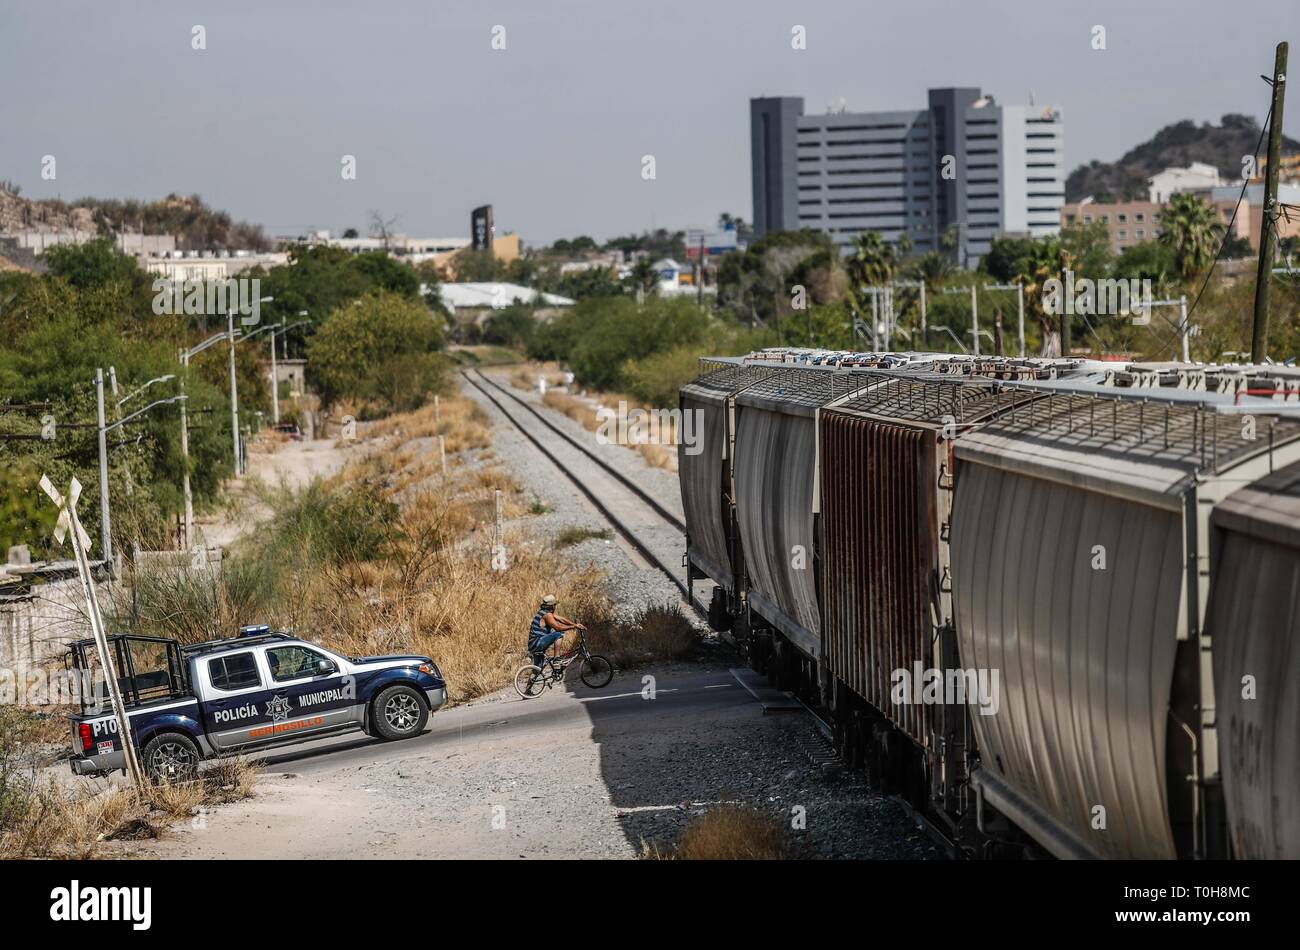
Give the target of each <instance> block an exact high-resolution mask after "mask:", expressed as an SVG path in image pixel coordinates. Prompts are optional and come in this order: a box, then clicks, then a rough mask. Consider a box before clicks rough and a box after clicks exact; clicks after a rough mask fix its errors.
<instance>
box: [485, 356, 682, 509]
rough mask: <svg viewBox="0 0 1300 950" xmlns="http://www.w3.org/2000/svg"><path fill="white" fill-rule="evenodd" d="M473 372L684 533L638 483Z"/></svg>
mask: <svg viewBox="0 0 1300 950" xmlns="http://www.w3.org/2000/svg"><path fill="white" fill-rule="evenodd" d="M474 372H476V373H478V374H479V376H480V377H481V378H482V379H483V381H484V382H485V383H487V384H488V385H489V386H492V387H493V388H495V389H497V390H499V391H500V392H502V393H503V394H505V395H506V396H509V397H510V398H511V399H513V400H514V401H515V402H517V403H519V405H521V406H523V407H524V408H525V409H527V410H528V411H529V412H531V413H532V414H533V415H534V416H536V417H537V419H538V421H539V422H541V423H542V425H544V426H546V428H548V429H550V430H551V431H552V432H554V433H555V434H556V435H558V436H560V438H562V439H564V440H565V441H566V442H568V443H569V444H570V445H572V446H573V447H574V448H575V449H577V450H578V451H579V452H581V453H582V454H583V455H585V456H587V458H589V459H591V460H592V461H593V462H595V463H596V464H597V465H598V466H600V467H601V469H603V470H604V471H605V472H606V474H608V475H610V476H611V477H613V478H614V479H616V480H617V481H618V482H619V483H620V484H622V485H623V486H624V487H625V488H627V490H628V491H630V492H632V493H633V494H634V495H636V496H637V497H638V498H640V499H641V500H642V501H644V502H645V503H646V504H647V505H649V506H650V507H651V508H653V509H654V510H655V513H656V514H658V515H659V517H661V518H663V519H664V520H665V521H667V522H668V523H669V524H671V525H672V526H673V527H674V528H676V529H677V530H678V531H680V532H681V533H682V534H685V533H686V525H685V524H683V523H682V521H681V519H680V518H678V517H677V516H676V515H675V514H673V513H672V512H671V511H669V510H668V509H667V508H665V507H664V506H663V505H661V504H660V503H659V502H658V501H657V500H656V499H655V498H654V497H653V496H651V495H650V494H649V493H647V492H646V491H645V490H644V489H643V488H641V486H640V485H638V484H637V483H636V482H634V481H632V480H631V479H630V478H628V477H627V476H626V475H624V474H623V473H622V472H620V471H619V470H618V469H616V468H614V467H613V466H612V465H610V464H609V463H608V462H606V461H605V460H604V459H602V458H601V457H600V456H599V455H597V454H596V453H595V452H593V451H591V450H590V449H589V448H587V447H586V446H585V445H583V444H582V443H581V442H579V441H578V440H577V439H575V438H574V437H573V436H571V435H569V434H568V433H567V432H565V431H564V430H563V429H561V428H560V427H559V426H557V425H555V423H553V422H551V420H549V419H547V418H546V417H545V416H544V415H542V414H541V413H540V412H538V411H537V408H536V407H535V406H533V405H532V404H531V403H529V402H528V401H527V400H526V399H521V398H519V397H518V396H516V395H515V394H514V393H512V392H510V390H508V389H506V388H505V387H504V386H502V385H501V384H500V383H498V382H497V381H496V380H494V379H489V378H488V376H487V375H486V374H485V373H484V372H483V371H482V370H481V369H477V368H476V369H475V370H474Z"/></svg>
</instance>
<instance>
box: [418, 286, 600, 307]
mask: <svg viewBox="0 0 1300 950" xmlns="http://www.w3.org/2000/svg"><path fill="white" fill-rule="evenodd" d="M427 290H428V285H427V284H422V285H421V286H420V292H421V293H425V292H426V291H427ZM438 292H439V294H440V296H441V298H442V304H443V306H444V307H446V308H447V309H448V310H450V311H451V312H452V313H456V312H457V311H459V310H503V309H505V308H506V307H509V306H512V305H514V304H516V303H524V304H534V305H536V304H540V305H542V306H546V307H571V306H573V304H574V303H575V302H576V301H574V300H571V299H570V298H568V297H561V296H560V295H559V294H548V293H545V292H543V291H540V290H534V289H533V288H532V287H525V286H523V285H522V284H510V283H505V282H504V281H490V282H485V283H459V284H456V283H447V284H439V285H438Z"/></svg>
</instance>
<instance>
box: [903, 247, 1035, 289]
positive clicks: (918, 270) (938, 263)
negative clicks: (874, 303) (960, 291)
mask: <svg viewBox="0 0 1300 950" xmlns="http://www.w3.org/2000/svg"><path fill="white" fill-rule="evenodd" d="M908 270H909V272H910V273H911V274H912V276H913V278H914V279H916V280H919V281H921V282H923V283H924V284H925V289H926V290H927V291H928V292H933V291H936V290H938V289H939V288H940V287H942V286H943V285H944V284H946V283H947V282H948V281H949V280H951V279H952V276H953V274H955V273H956V271H957V268H956V267H955V266H954V265H953V262H952V258H951V257H948V256H947V255H946V254H940V253H939V252H938V251H927V252H926V253H924V254H922V255H921V256H920V257H918V258H917V259H916V260H915V261H913V262H912V264H911V266H910V267H909V268H908ZM1010 278H1011V275H1010V274H1008V276H1007V278H1006V279H1007V280H1010Z"/></svg>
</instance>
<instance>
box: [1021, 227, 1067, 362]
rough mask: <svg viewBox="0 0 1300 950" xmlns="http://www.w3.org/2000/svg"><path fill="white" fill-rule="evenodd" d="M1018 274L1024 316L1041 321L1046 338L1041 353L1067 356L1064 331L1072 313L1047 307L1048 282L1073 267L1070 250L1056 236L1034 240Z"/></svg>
mask: <svg viewBox="0 0 1300 950" xmlns="http://www.w3.org/2000/svg"><path fill="white" fill-rule="evenodd" d="M1018 263H1019V267H1018V268H1017V269H1018V271H1019V273H1017V274H1016V281H1017V282H1019V283H1022V284H1024V286H1025V290H1024V294H1025V315H1026V316H1028V317H1031V318H1033V319H1035V320H1037V321H1038V326H1039V328H1040V329H1041V330H1042V334H1043V341H1042V345H1041V347H1040V348H1039V355H1040V356H1044V357H1057V356H1067V355H1069V354H1066V353H1062V352H1061V333H1060V330H1061V329H1062V328H1063V327H1064V324H1065V321H1066V320H1068V319H1069V315H1068V314H1066V313H1065V312H1064V309H1063V308H1062V312H1061V313H1060V314H1057V313H1050V312H1048V309H1047V307H1046V306H1045V303H1046V301H1045V296H1046V286H1045V285H1046V283H1047V281H1049V280H1052V279H1053V278H1055V279H1056V280H1064V279H1065V271H1066V269H1067V268H1069V266H1070V263H1071V262H1070V252H1069V251H1067V250H1065V248H1063V247H1062V246H1061V244H1060V242H1059V241H1057V240H1056V239H1055V238H1044V239H1043V240H1041V241H1035V242H1033V245H1032V246H1031V247H1030V248H1029V250H1028V251H1027V253H1026V254H1025V256H1024V257H1023V258H1021V259H1020V261H1019V262H1018Z"/></svg>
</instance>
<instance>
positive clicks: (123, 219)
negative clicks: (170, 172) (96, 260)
mask: <svg viewBox="0 0 1300 950" xmlns="http://www.w3.org/2000/svg"><path fill="white" fill-rule="evenodd" d="M5 185H6V186H7V187H4V188H0V231H22V230H31V229H47V230H51V231H66V230H76V231H91V232H98V233H100V234H117V233H120V232H131V233H144V234H174V235H175V236H176V246H177V247H178V248H180V249H182V250H207V249H214V250H219V249H223V248H225V249H229V250H238V249H241V248H242V249H245V250H250V251H265V250H269V249H270V247H271V244H272V242H271V241H270V240H268V238H267V237H266V234H265V233H264V232H263V231H262V226H261V225H260V224H249V223H248V222H246V221H233V220H231V217H230V215H229V214H227V213H226V212H224V211H217V210H215V209H213V208H209V207H208V206H207V205H206V204H204V203H203V199H202V198H200V197H199V196H198V195H190V196H189V197H183V196H181V195H176V194H171V195H168V196H167V197H166V198H163V199H162V200H160V201H136V200H134V199H126V200H121V199H116V198H81V199H79V200H77V201H74V202H66V201H60V200H58V199H47V200H43V201H32V200H30V199H27V198H23V197H21V195H19V194H16V193H15V192H16V190H17V189H15V188H13V187H12V186H8V183H5Z"/></svg>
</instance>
